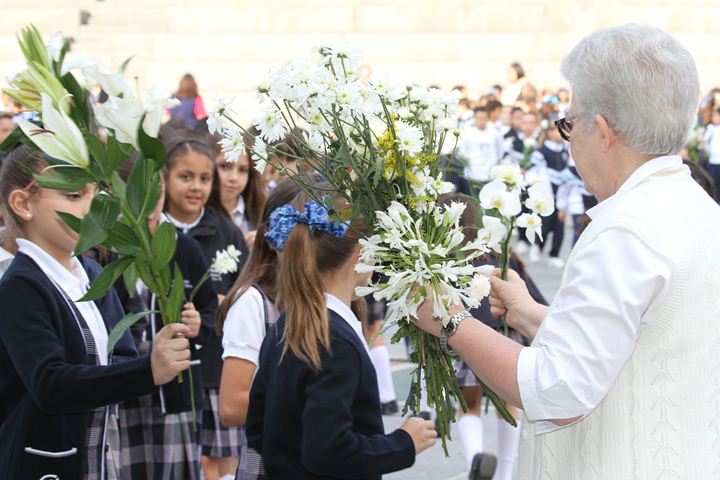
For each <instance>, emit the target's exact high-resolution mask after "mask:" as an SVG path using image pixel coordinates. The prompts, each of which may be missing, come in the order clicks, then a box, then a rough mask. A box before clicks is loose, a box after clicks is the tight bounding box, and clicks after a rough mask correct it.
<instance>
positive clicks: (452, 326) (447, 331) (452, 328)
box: [442, 322, 457, 335]
mask: <svg viewBox="0 0 720 480" xmlns="http://www.w3.org/2000/svg"><path fill="white" fill-rule="evenodd" d="M442 330H443V333H445V335H452V334H453V333H455V330H457V323H455V322H450V323H448V324H447V327H443V329H442Z"/></svg>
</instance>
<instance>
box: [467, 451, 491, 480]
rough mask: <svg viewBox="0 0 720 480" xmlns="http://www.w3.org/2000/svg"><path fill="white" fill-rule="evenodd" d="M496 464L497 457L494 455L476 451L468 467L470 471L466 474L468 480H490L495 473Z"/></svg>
mask: <svg viewBox="0 0 720 480" xmlns="http://www.w3.org/2000/svg"><path fill="white" fill-rule="evenodd" d="M496 466H497V459H496V458H495V456H494V455H489V454H487V453H478V454H476V455H475V456H474V457H473V460H472V466H471V467H470V473H469V474H468V479H469V480H492V477H493V475H495V467H496Z"/></svg>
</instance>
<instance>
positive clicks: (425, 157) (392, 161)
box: [378, 130, 438, 186]
mask: <svg viewBox="0 0 720 480" xmlns="http://www.w3.org/2000/svg"><path fill="white" fill-rule="evenodd" d="M378 147H379V151H380V155H381V156H382V157H383V160H385V172H384V175H385V179H386V180H392V179H393V178H394V177H395V176H396V175H397V176H399V177H405V178H406V179H407V181H408V183H410V185H414V186H419V185H420V180H419V179H418V178H417V176H416V175H415V172H418V171H422V169H423V168H425V166H426V165H430V164H432V163H433V162H436V161H437V159H438V156H437V155H436V154H434V153H424V152H421V153H419V154H418V155H416V156H409V155H407V156H405V165H406V168H405V170H404V171H400V170H399V165H398V163H399V162H398V160H399V159H400V155H402V154H401V153H400V152H399V151H398V148H397V139H396V138H395V136H394V135H393V133H392V132H391V131H390V130H388V131H386V132H385V133H384V134H383V135H382V136H381V137H380V138H379V139H378Z"/></svg>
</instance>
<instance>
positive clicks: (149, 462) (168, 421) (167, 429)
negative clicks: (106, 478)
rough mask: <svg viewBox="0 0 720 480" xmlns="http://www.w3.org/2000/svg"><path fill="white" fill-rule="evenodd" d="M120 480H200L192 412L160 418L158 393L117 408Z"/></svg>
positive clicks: (163, 415) (197, 446) (197, 445)
mask: <svg viewBox="0 0 720 480" xmlns="http://www.w3.org/2000/svg"><path fill="white" fill-rule="evenodd" d="M118 423H119V426H120V478H123V479H133V480H134V479H136V478H142V479H148V480H200V479H201V476H200V443H199V436H198V432H195V431H193V425H192V412H181V413H168V414H163V413H162V409H161V406H160V396H159V394H158V393H154V394H152V395H144V396H142V397H139V398H136V399H133V400H128V401H126V402H123V403H122V404H121V405H120V414H119V418H118Z"/></svg>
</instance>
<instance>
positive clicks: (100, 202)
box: [75, 194, 120, 255]
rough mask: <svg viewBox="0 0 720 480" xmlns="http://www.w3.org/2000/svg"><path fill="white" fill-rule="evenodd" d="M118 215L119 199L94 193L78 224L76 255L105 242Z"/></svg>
mask: <svg viewBox="0 0 720 480" xmlns="http://www.w3.org/2000/svg"><path fill="white" fill-rule="evenodd" d="M118 215H120V200H119V199H118V198H116V197H113V196H110V195H104V194H101V195H96V196H95V198H93V202H92V205H90V211H89V212H88V213H87V215H85V217H84V218H83V219H82V222H81V224H80V238H79V239H78V244H77V246H76V247H75V253H76V255H79V254H82V253H84V252H85V251H87V250H88V249H89V248H91V247H93V246H95V245H99V244H101V243H103V242H105V239H106V238H107V237H108V234H109V233H110V230H111V229H112V227H113V226H114V225H115V223H116V222H117V218H118Z"/></svg>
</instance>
